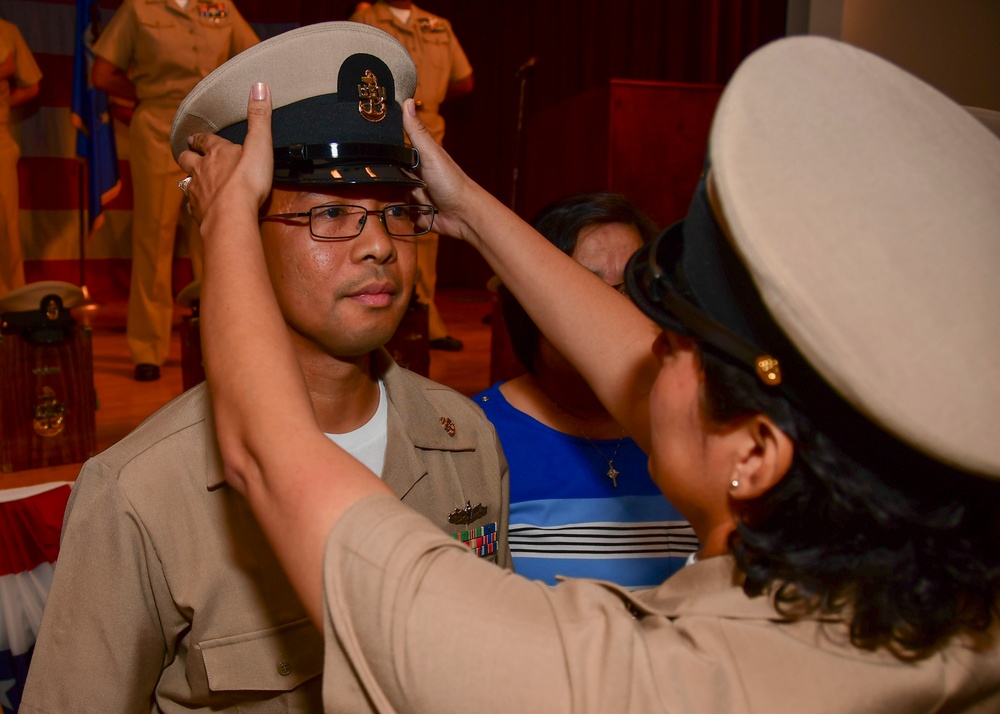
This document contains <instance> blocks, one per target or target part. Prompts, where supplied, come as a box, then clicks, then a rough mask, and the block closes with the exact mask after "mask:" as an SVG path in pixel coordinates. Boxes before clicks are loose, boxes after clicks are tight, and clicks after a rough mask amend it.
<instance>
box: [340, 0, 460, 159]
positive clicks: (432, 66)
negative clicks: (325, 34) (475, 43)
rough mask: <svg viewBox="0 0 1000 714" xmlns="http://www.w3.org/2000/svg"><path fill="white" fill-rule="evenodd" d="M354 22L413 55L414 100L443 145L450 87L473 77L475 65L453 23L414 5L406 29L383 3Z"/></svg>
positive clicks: (361, 13) (426, 124) (361, 14)
mask: <svg viewBox="0 0 1000 714" xmlns="http://www.w3.org/2000/svg"><path fill="white" fill-rule="evenodd" d="M351 20H354V21H355V22H363V23H365V24H366V25H371V26H372V27H377V28H378V29H380V30H384V31H385V32H388V33H389V34H390V35H392V36H393V37H395V38H396V39H397V40H399V41H400V43H402V45H403V47H405V48H406V49H407V51H408V52H409V53H410V56H411V57H412V58H413V64H415V65H416V67H417V90H416V93H415V94H414V99H416V101H417V107H418V109H419V111H420V120H421V121H422V122H423V123H424V126H426V127H427V130H428V131H429V132H430V133H431V135H432V136H433V137H434V138H435V139H437V142H438V143H439V144H440V143H441V140H442V139H443V138H444V119H443V118H442V117H441V115H440V114H439V113H438V112H439V108H440V106H441V102H443V101H444V98H445V95H446V94H447V93H448V85H449V84H451V83H453V82H458V81H460V80H463V79H465V78H466V77H468V76H469V75H470V74H472V65H470V64H469V60H468V58H467V57H466V56H465V52H464V51H463V50H462V46H461V45H460V44H459V43H458V38H457V37H455V31H454V30H452V29H451V23H450V22H448V21H447V20H445V19H444V18H443V17H438V16H437V15H433V14H431V13H429V12H427V11H426V10H422V9H421V8H419V7H417V6H416V5H413V6H412V8H411V11H410V20H409V22H407V23H406V24H405V25H404V24H403V23H402V22H400V21H399V19H398V18H397V17H396V16H395V15H393V14H392V10H390V9H389V6H388V5H386V4H385V3H384V2H376V3H375V4H374V5H372V6H371V7H370V8H366V9H364V10H361V11H360V12H356V13H354V14H353V15H352V16H351Z"/></svg>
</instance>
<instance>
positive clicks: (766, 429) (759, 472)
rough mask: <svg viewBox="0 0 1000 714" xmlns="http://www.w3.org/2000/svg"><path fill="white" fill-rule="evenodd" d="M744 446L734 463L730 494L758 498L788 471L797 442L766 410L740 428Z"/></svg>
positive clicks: (739, 431)
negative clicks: (780, 427) (793, 440)
mask: <svg viewBox="0 0 1000 714" xmlns="http://www.w3.org/2000/svg"><path fill="white" fill-rule="evenodd" d="M737 431H738V433H739V435H740V437H741V438H740V439H739V441H740V444H741V446H740V448H739V450H738V456H737V460H736V463H735V464H734V466H733V475H732V481H731V484H730V489H729V495H730V497H731V498H733V499H736V500H740V501H743V500H750V499H754V498H758V497H760V496H762V495H764V494H765V493H767V492H768V491H769V490H771V489H772V488H773V487H774V486H775V485H777V483H778V482H779V481H781V479H783V478H784V477H785V474H787V473H788V469H790V468H791V466H792V457H793V456H794V455H795V444H794V443H793V442H792V440H791V438H790V437H789V436H788V435H787V434H786V433H785V432H783V431H782V430H781V429H779V428H778V426H777V425H776V424H775V423H774V422H773V421H772V420H771V418H770V417H769V416H767V415H766V414H754V415H753V416H751V417H748V418H747V419H745V420H744V421H743V422H742V423H741V424H740V426H739V428H738V430H737Z"/></svg>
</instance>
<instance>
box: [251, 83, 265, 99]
mask: <svg viewBox="0 0 1000 714" xmlns="http://www.w3.org/2000/svg"><path fill="white" fill-rule="evenodd" d="M251 96H253V98H254V99H256V100H257V101H258V102H259V101H260V100H262V99H266V98H267V85H266V84H264V83H263V82H257V83H256V84H255V85H253V92H252V95H251Z"/></svg>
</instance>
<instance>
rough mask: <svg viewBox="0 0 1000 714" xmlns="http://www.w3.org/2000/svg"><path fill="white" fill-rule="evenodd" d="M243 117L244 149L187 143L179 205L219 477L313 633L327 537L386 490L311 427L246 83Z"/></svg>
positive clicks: (264, 135)
mask: <svg viewBox="0 0 1000 714" xmlns="http://www.w3.org/2000/svg"><path fill="white" fill-rule="evenodd" d="M248 113H249V114H248V132H247V138H246V142H245V144H244V146H243V147H240V146H238V145H234V144H231V143H229V142H227V141H225V140H224V139H221V138H219V137H217V136H214V135H210V134H198V135H196V136H195V137H193V139H192V140H191V141H190V142H189V143H190V146H191V148H192V149H193V151H185V152H184V153H183V154H181V156H180V159H179V163H180V165H181V167H182V168H184V169H185V170H186V171H188V172H189V173H190V174H191V175H192V176H193V180H192V182H191V185H190V188H189V197H190V198H191V203H192V210H193V212H194V214H195V216H196V218H198V219H199V220H200V222H201V231H202V235H203V237H204V242H205V276H204V281H203V285H202V293H201V320H202V335H203V342H202V345H203V349H204V354H205V363H206V372H207V376H208V384H209V389H210V391H211V395H212V404H213V409H214V413H215V422H216V436H217V438H218V442H219V448H220V450H221V453H222V459H223V464H224V468H225V471H226V478H227V480H228V481H229V483H230V484H231V485H232V486H234V487H236V488H237V489H238V490H240V491H241V492H242V493H243V494H244V495H245V496H246V498H247V500H248V501H249V502H250V505H251V507H252V508H253V510H254V512H255V513H256V514H257V518H258V520H259V521H260V523H261V526H262V528H263V530H264V532H265V533H266V534H267V536H268V538H269V540H270V541H271V544H272V545H273V546H274V550H275V552H276V553H277V554H278V557H279V558H280V559H281V562H282V565H283V567H284V569H285V571H286V572H287V573H288V575H289V579H290V580H291V582H292V584H293V585H294V586H295V588H296V590H297V592H298V593H299V596H300V597H301V598H302V601H303V604H304V605H305V606H306V609H307V611H308V612H309V614H310V616H311V617H312V618H313V621H314V622H316V624H317V626H319V627H322V610H321V587H320V583H321V580H320V574H321V572H322V561H323V548H324V545H325V542H326V537H327V534H328V533H329V531H330V528H331V527H332V525H333V524H334V523H335V522H336V520H337V519H338V518H339V517H340V515H341V514H342V513H343V512H344V511H345V510H346V509H347V508H348V507H350V506H351V505H353V504H354V503H355V502H356V501H358V500H360V499H361V498H364V497H365V496H367V495H370V494H373V493H391V491H390V490H389V488H388V487H387V486H385V485H384V484H383V483H382V482H381V481H380V480H379V479H378V478H377V477H375V475H374V474H372V473H371V472H370V471H368V469H366V468H365V467H364V466H363V465H362V464H361V463H360V462H358V461H357V460H355V459H354V458H353V457H351V456H350V455H349V454H347V453H346V452H344V451H343V450H341V449H340V448H339V447H337V446H335V445H334V444H333V443H332V442H331V441H330V440H329V439H327V438H326V437H325V436H324V435H323V433H322V432H321V431H320V429H319V427H318V425H317V423H316V419H315V417H314V415H313V410H312V402H311V401H310V399H309V395H308V392H307V391H306V386H305V381H304V379H303V376H302V371H301V369H300V367H299V363H298V361H297V360H296V358H295V355H294V352H293V351H292V345H291V341H290V339H289V335H288V332H287V328H286V326H285V322H284V320H283V319H282V316H281V312H280V311H279V309H278V304H277V301H276V300H275V297H274V292H273V290H272V288H271V283H270V280H269V278H268V273H267V268H266V265H265V263H264V254H263V251H262V248H261V238H260V230H259V227H258V223H257V215H258V209H259V207H260V206H261V204H262V203H263V201H264V200H265V199H266V197H267V195H268V193H269V191H270V187H271V175H272V153H271V129H270V121H271V100H270V95H269V93H268V91H267V88H266V86H264V85H262V84H258V85H255V87H254V90H253V94H252V96H251V99H250V102H249V108H248ZM248 314H251V315H254V316H255V317H254V319H253V320H247V319H246V315H248ZM263 354H266V355H267V358H266V359H261V355H263Z"/></svg>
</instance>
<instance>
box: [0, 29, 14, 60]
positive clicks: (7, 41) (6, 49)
mask: <svg viewBox="0 0 1000 714" xmlns="http://www.w3.org/2000/svg"><path fill="white" fill-rule="evenodd" d="M3 30H4V28H3V27H2V26H0V62H5V61H6V60H7V57H8V56H10V54H11V52H13V51H14V44H13V42H11V38H10V37H8V36H7V33H6V32H4V31H3Z"/></svg>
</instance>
